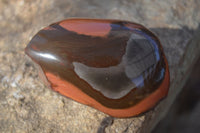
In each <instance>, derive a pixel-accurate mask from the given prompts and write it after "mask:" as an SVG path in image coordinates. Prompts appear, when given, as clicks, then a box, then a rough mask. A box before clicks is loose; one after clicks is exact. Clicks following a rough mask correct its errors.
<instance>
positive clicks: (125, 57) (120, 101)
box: [25, 19, 169, 117]
mask: <svg viewBox="0 0 200 133" xmlns="http://www.w3.org/2000/svg"><path fill="white" fill-rule="evenodd" d="M25 52H26V54H27V55H28V56H29V57H31V59H32V60H33V61H34V62H35V63H36V64H38V66H39V68H41V70H42V72H41V74H43V77H44V78H43V79H44V81H45V83H46V84H47V85H49V86H50V88H52V89H53V90H54V91H57V92H59V93H60V94H62V95H64V96H67V97H69V98H71V99H73V100H75V101H78V102H80V103H83V104H86V105H89V106H91V107H94V108H96V109H98V110H100V111H102V112H104V113H107V114H109V115H111V116H114V117H131V116H135V115H138V114H140V113H143V112H145V111H147V110H149V109H151V108H152V107H153V106H155V104H156V103H158V102H159V101H160V100H161V99H162V98H164V97H165V96H166V95H167V93H168V89H169V69H168V63H167V60H166V58H165V55H164V53H163V50H162V46H161V44H160V41H159V40H158V38H157V37H156V36H155V35H154V34H153V33H152V32H150V31H149V30H147V29H146V28H145V27H143V26H142V25H139V24H136V23H133V22H128V21H120V20H103V19H67V20H63V21H61V22H57V23H54V24H51V25H50V26H48V27H46V28H44V29H42V30H40V31H39V32H38V33H37V34H36V35H35V36H34V37H33V38H32V40H31V41H30V43H29V44H28V46H27V47H26V49H25Z"/></svg>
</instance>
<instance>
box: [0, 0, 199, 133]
mask: <svg viewBox="0 0 200 133" xmlns="http://www.w3.org/2000/svg"><path fill="white" fill-rule="evenodd" d="M199 7H200V0H0V133H3V132H19V133H23V132H34V133H35V132H44V133H49V132H52V133H53V132H67V133H68V132H73V133H79V132H80V133H82V132H83V133H89V132H97V130H98V129H99V126H100V124H101V123H102V119H104V118H105V117H108V116H107V115H105V114H103V113H101V112H99V111H96V110H94V109H91V108H89V107H86V106H84V105H81V104H79V103H76V102H73V101H71V100H68V99H67V98H64V97H62V96H60V95H58V94H57V93H54V92H52V91H51V90H49V89H47V88H46V87H45V86H44V85H43V84H42V83H41V82H40V80H39V78H38V74H37V71H36V69H35V67H34V66H33V63H32V62H31V61H30V60H28V59H27V58H26V57H25V54H24V48H25V47H26V45H27V44H28V42H29V41H30V39H31V38H32V37H33V36H34V35H35V34H36V33H37V32H38V31H39V30H40V29H41V28H44V27H45V26H47V25H49V24H51V23H54V22H57V21H60V20H63V19H66V18H70V17H87V18H88V17H89V18H107V19H122V20H129V21H133V22H136V23H140V24H142V25H144V26H145V27H147V28H150V29H151V30H152V31H153V32H154V33H155V34H156V35H157V36H158V37H159V38H160V40H161V43H162V44H163V49H164V51H165V54H166V57H167V59H168V62H169V66H170V74H171V81H170V82H171V88H170V92H169V95H168V97H167V98H166V99H165V100H163V101H162V102H161V104H159V105H158V106H157V107H156V108H154V109H152V110H151V111H149V112H147V113H146V114H144V115H141V116H138V117H134V118H129V119H115V120H114V122H113V124H112V125H110V126H109V127H107V128H106V130H105V132H107V133H118V132H119V133H121V132H123V133H133V132H134V133H135V132H137V133H138V132H141V133H147V132H149V131H150V129H151V128H153V127H155V128H154V130H153V131H152V132H153V133H197V132H199V131H200V122H199V120H200V59H199V60H198V61H197V59H198V58H199V55H200V51H199V49H200V43H199V42H200V39H199V36H200V32H199V31H200V29H199V23H200V8H199ZM190 74H191V75H190ZM187 79H188V80H187ZM183 85H184V87H182V86H183ZM182 88H183V89H182ZM173 101H175V102H173ZM172 103H173V104H172ZM171 104H172V106H171ZM170 106H171V107H170ZM165 107H166V108H165ZM169 107H170V109H169V112H168V108H169ZM166 112H168V113H167V115H165V114H166ZM163 116H165V117H164V118H163ZM162 118H163V119H162ZM160 119H162V120H161V121H160ZM144 121H147V122H146V123H145V122H144ZM159 121H160V122H159ZM158 122H159V123H158ZM110 123H112V122H110ZM157 123H158V124H157ZM156 124H157V126H155V125H156ZM105 127H106V126H105ZM102 132H104V130H102Z"/></svg>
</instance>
